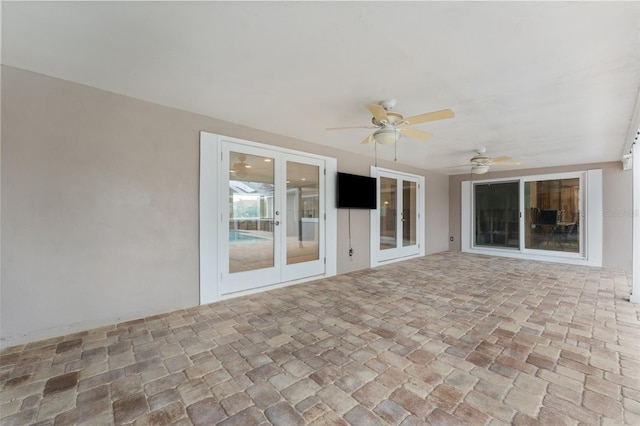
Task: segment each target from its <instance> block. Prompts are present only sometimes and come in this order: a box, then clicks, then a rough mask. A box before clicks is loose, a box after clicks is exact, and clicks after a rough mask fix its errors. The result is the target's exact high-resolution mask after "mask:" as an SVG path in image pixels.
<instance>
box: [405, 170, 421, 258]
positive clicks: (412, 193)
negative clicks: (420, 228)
mask: <svg viewBox="0 0 640 426" xmlns="http://www.w3.org/2000/svg"><path fill="white" fill-rule="evenodd" d="M416 187H417V184H416V182H412V181H407V180H403V181H402V246H403V247H407V246H414V245H416V244H417V241H418V240H417V227H416V225H417V224H416V211H417V204H418V202H417V191H416Z"/></svg>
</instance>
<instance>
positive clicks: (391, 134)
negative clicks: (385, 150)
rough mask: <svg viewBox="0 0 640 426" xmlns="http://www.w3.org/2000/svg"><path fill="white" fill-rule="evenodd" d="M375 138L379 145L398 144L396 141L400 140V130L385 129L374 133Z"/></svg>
mask: <svg viewBox="0 0 640 426" xmlns="http://www.w3.org/2000/svg"><path fill="white" fill-rule="evenodd" d="M373 138H374V139H375V140H376V142H378V143H381V144H383V145H390V144H392V143H396V141H397V140H398V139H400V130H398V129H396V128H395V127H392V126H388V127H383V128H382V129H379V130H376V131H375V132H374V133H373Z"/></svg>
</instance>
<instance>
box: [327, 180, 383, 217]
mask: <svg viewBox="0 0 640 426" xmlns="http://www.w3.org/2000/svg"><path fill="white" fill-rule="evenodd" d="M377 193H378V189H377V187H376V178H372V177H369V176H359V175H352V174H349V173H341V172H338V179H337V190H336V194H337V200H336V203H337V206H338V208H339V209H375V208H377V202H378V199H377Z"/></svg>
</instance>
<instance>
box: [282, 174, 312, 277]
mask: <svg viewBox="0 0 640 426" xmlns="http://www.w3.org/2000/svg"><path fill="white" fill-rule="evenodd" d="M319 195H320V168H319V167H318V166H312V165H309V164H301V163H294V162H291V161H288V162H287V215H286V218H287V265H291V264H294V263H300V262H309V261H312V260H318V259H319V258H320V247H319V244H318V243H319V238H320V235H319V232H320V202H319V200H320V199H319Z"/></svg>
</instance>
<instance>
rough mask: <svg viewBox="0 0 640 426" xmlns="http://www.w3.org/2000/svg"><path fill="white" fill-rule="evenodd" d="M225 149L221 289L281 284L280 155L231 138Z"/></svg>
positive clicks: (232, 289)
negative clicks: (232, 140) (243, 144)
mask: <svg viewBox="0 0 640 426" xmlns="http://www.w3.org/2000/svg"><path fill="white" fill-rule="evenodd" d="M221 150H222V167H223V168H222V169H221V171H220V172H221V173H220V180H221V181H220V191H221V192H220V206H221V213H222V215H221V218H220V219H221V220H222V226H221V228H220V233H219V235H218V238H219V256H220V260H219V266H220V273H221V276H220V285H219V292H220V294H230V293H235V292H238V291H243V290H248V289H251V288H257V287H261V286H265V285H269V284H274V283H277V282H279V280H280V269H281V267H280V263H281V262H282V261H281V259H282V248H281V247H282V237H281V233H280V228H281V226H279V225H280V222H279V221H280V220H282V219H280V217H281V214H280V209H279V205H280V202H281V201H280V200H281V198H282V197H281V194H280V192H279V189H278V176H279V175H278V168H277V167H278V166H277V162H278V158H277V155H275V154H274V153H273V152H272V151H270V150H267V149H262V148H256V147H249V146H242V145H238V144H234V143H231V142H229V143H223V144H221Z"/></svg>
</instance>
